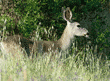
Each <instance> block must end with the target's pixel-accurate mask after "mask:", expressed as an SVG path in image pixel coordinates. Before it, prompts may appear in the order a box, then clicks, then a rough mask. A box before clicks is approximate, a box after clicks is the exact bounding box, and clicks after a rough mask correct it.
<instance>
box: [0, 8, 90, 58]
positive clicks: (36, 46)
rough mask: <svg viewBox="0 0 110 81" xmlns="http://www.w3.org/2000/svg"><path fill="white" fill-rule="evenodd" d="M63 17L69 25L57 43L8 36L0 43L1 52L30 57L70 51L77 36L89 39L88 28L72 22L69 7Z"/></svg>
mask: <svg viewBox="0 0 110 81" xmlns="http://www.w3.org/2000/svg"><path fill="white" fill-rule="evenodd" d="M62 16H63V19H64V20H65V21H66V22H67V25H66V27H65V29H64V31H63V34H62V35H61V38H60V39H58V40H57V41H45V40H43V41H33V40H31V39H27V38H25V37H22V36H20V35H14V36H7V37H6V38H3V39H2V41H1V42H0V46H1V51H2V52H5V54H9V53H11V54H12V55H13V56H15V55H19V54H20V53H22V54H26V53H27V55H28V56H29V55H30V54H32V53H42V54H43V53H48V52H49V51H52V52H56V51H58V52H61V51H66V50H69V49H70V46H71V44H72V43H73V41H72V40H74V37H75V36H85V37H89V35H88V33H89V32H88V30H87V29H86V28H81V27H80V24H79V23H78V22H72V11H71V10H70V8H69V7H67V8H66V9H64V8H62ZM18 50H19V51H18ZM15 53H16V54H15Z"/></svg>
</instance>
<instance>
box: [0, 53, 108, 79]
mask: <svg viewBox="0 0 110 81" xmlns="http://www.w3.org/2000/svg"><path fill="white" fill-rule="evenodd" d="M62 54H63V53H62ZM81 54H83V55H82V57H81V56H80V55H81ZM73 55H74V54H73ZM1 56H2V57H1V59H0V81H110V69H109V67H110V61H109V60H104V61H102V60H100V58H97V57H96V56H93V54H92V53H91V52H87V53H86V57H85V58H84V56H85V54H84V53H82V52H79V53H78V54H77V55H76V56H69V57H68V58H59V57H56V58H54V59H52V57H51V54H50V55H47V56H46V55H45V56H39V57H37V58H33V60H32V59H30V58H28V57H27V58H22V59H17V58H16V57H15V58H13V57H11V56H9V57H7V58H5V57H3V55H1ZM50 58H51V60H50Z"/></svg>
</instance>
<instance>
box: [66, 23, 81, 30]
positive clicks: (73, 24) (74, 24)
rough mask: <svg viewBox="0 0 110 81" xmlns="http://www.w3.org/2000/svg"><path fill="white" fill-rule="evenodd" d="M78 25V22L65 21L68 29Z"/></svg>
mask: <svg viewBox="0 0 110 81" xmlns="http://www.w3.org/2000/svg"><path fill="white" fill-rule="evenodd" d="M78 25H80V24H79V23H78V22H74V23H67V26H68V28H69V29H73V28H78Z"/></svg>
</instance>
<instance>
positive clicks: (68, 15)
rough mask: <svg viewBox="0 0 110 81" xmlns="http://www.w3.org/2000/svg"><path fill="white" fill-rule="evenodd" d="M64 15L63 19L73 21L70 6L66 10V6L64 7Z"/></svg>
mask: <svg viewBox="0 0 110 81" xmlns="http://www.w3.org/2000/svg"><path fill="white" fill-rule="evenodd" d="M62 13H63V14H62V16H63V19H64V20H66V21H69V22H70V21H71V18H72V12H71V10H70V8H69V7H67V8H66V10H65V9H64V7H62Z"/></svg>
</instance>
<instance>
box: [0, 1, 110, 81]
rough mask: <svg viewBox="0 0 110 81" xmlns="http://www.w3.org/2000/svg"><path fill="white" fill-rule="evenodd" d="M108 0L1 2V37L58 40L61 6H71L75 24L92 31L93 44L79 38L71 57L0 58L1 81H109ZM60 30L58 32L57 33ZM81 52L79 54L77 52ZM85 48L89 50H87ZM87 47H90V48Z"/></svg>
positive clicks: (60, 31) (63, 24) (60, 30)
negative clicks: (15, 35) (76, 22)
mask: <svg viewBox="0 0 110 81" xmlns="http://www.w3.org/2000/svg"><path fill="white" fill-rule="evenodd" d="M109 4H110V3H109V0H83V1H82V0H68V1H66V0H61V1H59V0H46V1H45V0H42V1H41V0H1V3H0V10H1V11H0V31H1V32H0V35H1V36H7V35H14V34H20V35H22V36H24V37H27V38H31V39H33V38H34V40H57V39H59V38H60V36H61V34H62V32H63V30H64V28H65V26H66V21H64V20H63V18H62V13H61V9H62V7H65V8H66V7H70V9H71V10H72V12H73V17H74V21H78V22H80V24H81V26H82V27H85V28H87V29H88V30H89V32H90V38H91V43H90V45H88V41H85V38H82V37H76V41H77V43H78V44H77V45H78V46H77V45H76V46H77V47H73V49H72V51H71V54H70V52H69V53H62V55H65V54H66V55H68V57H65V56H64V57H62V58H61V57H60V54H57V55H59V57H58V56H55V57H56V58H54V59H50V58H51V53H50V54H48V55H46V56H39V57H37V58H36V57H34V59H30V58H28V57H27V58H24V57H22V56H21V58H20V59H17V58H13V57H12V56H11V55H9V56H6V55H3V54H2V53H1V55H0V57H1V58H0V81H7V80H8V81H13V80H14V81H19V80H20V81H60V80H62V81H109V80H110V77H109V76H110V61H109V60H110V57H109V55H110V51H109V50H110V43H109V42H110V41H109V40H110V36H109V34H110V24H109V21H110V19H109V14H110V11H109V6H110V5H109ZM56 30H57V31H56ZM79 45H80V46H82V47H81V48H86V49H82V50H80V51H79V52H78V53H76V50H79V49H77V48H79V47H80V46H79ZM84 45H86V47H84ZM87 47H88V48H87Z"/></svg>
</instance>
